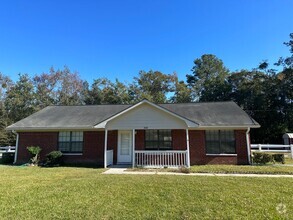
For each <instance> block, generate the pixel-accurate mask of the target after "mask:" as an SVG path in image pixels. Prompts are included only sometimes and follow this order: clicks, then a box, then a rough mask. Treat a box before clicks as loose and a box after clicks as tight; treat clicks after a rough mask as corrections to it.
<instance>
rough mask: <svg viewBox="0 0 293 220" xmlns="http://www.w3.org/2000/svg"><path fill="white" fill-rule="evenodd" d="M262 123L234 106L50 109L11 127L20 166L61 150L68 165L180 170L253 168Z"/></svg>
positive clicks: (218, 104)
mask: <svg viewBox="0 0 293 220" xmlns="http://www.w3.org/2000/svg"><path fill="white" fill-rule="evenodd" d="M258 127H260V125H259V124H258V123H257V122H256V121H255V120H253V119H252V118H251V117H249V116H248V115H247V114H246V113H245V112H244V111H243V110H242V109H241V108H240V107H239V106H238V105H236V104H235V103H234V102H207V103H184V104H154V103H152V102H149V101H147V100H143V101H141V102H139V103H137V104H135V105H91V106H48V107H46V108H44V109H43V110H41V111H39V112H36V113H35V114H32V115H31V116H29V117H27V118H25V119H23V120H20V121H18V122H16V123H15V124H12V125H10V126H9V127H7V128H6V129H7V130H11V131H13V132H15V133H16V134H17V143H16V154H15V163H16V164H21V163H26V162H28V160H29V153H28V151H27V149H26V147H27V146H40V147H41V148H42V152H41V157H44V156H45V155H46V154H47V153H49V152H51V151H53V150H60V151H61V152H62V153H63V155H64V161H65V162H67V163H76V164H78V163H81V164H92V165H103V166H104V167H107V166H108V165H110V164H131V165H132V166H143V167H178V166H187V167H189V166H190V165H195V164H249V163H250V143H249V140H250V138H249V131H250V128H258Z"/></svg>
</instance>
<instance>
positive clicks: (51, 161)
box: [44, 151, 62, 167]
mask: <svg viewBox="0 0 293 220" xmlns="http://www.w3.org/2000/svg"><path fill="white" fill-rule="evenodd" d="M61 163H62V153H61V151H52V152H50V153H48V154H47V155H46V159H45V163H44V166H49V167H52V166H59V165H60V164H61Z"/></svg>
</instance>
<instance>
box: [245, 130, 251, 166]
mask: <svg viewBox="0 0 293 220" xmlns="http://www.w3.org/2000/svg"><path fill="white" fill-rule="evenodd" d="M249 131H250V128H247V131H246V147H247V157H248V164H251V153H250V140H249Z"/></svg>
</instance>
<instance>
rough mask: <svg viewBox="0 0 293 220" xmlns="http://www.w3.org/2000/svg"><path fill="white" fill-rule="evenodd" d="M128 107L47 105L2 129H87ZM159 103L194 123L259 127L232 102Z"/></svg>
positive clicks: (201, 125) (205, 125) (204, 125)
mask: <svg viewBox="0 0 293 220" xmlns="http://www.w3.org/2000/svg"><path fill="white" fill-rule="evenodd" d="M130 106H131V105H87V106H48V107H46V108H44V109H42V110H40V111H38V112H36V113H35V114H32V115H31V116H29V117H27V118H25V119H22V120H20V121H18V122H16V123H15V124H13V125H10V126H8V127H7V128H6V129H7V130H30V129H54V128H56V129H60V128H64V129H66V128H68V129H69V128H71V129H74V128H84V129H87V128H88V129H90V128H93V126H95V125H97V124H98V123H100V122H102V121H104V120H106V119H108V118H110V117H112V116H114V115H116V114H117V113H119V112H121V111H123V110H126V109H127V108H129V107H130ZM159 106H161V107H163V108H165V109H167V110H169V111H171V112H173V113H175V114H177V115H179V116H181V117H184V118H186V119H188V120H190V121H193V122H196V123H197V124H199V126H200V127H208V126H241V127H245V126H247V127H257V126H259V124H258V123H257V122H255V121H254V120H253V119H252V118H250V117H249V116H248V115H247V114H246V113H245V112H244V111H243V110H242V109H241V108H240V107H239V106H238V105H237V104H235V103H234V102H206V103H184V104H159Z"/></svg>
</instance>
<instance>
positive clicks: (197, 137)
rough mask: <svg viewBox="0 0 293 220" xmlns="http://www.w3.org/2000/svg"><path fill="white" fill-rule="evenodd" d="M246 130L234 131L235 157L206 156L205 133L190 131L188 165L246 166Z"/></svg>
mask: <svg viewBox="0 0 293 220" xmlns="http://www.w3.org/2000/svg"><path fill="white" fill-rule="evenodd" d="M245 135H246V130H236V131H235V142H236V143H235V144H236V153H237V156H208V155H206V149H205V131H203V130H190V131H189V144H190V164H191V165H196V164H248V159H247V147H246V136H245Z"/></svg>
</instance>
